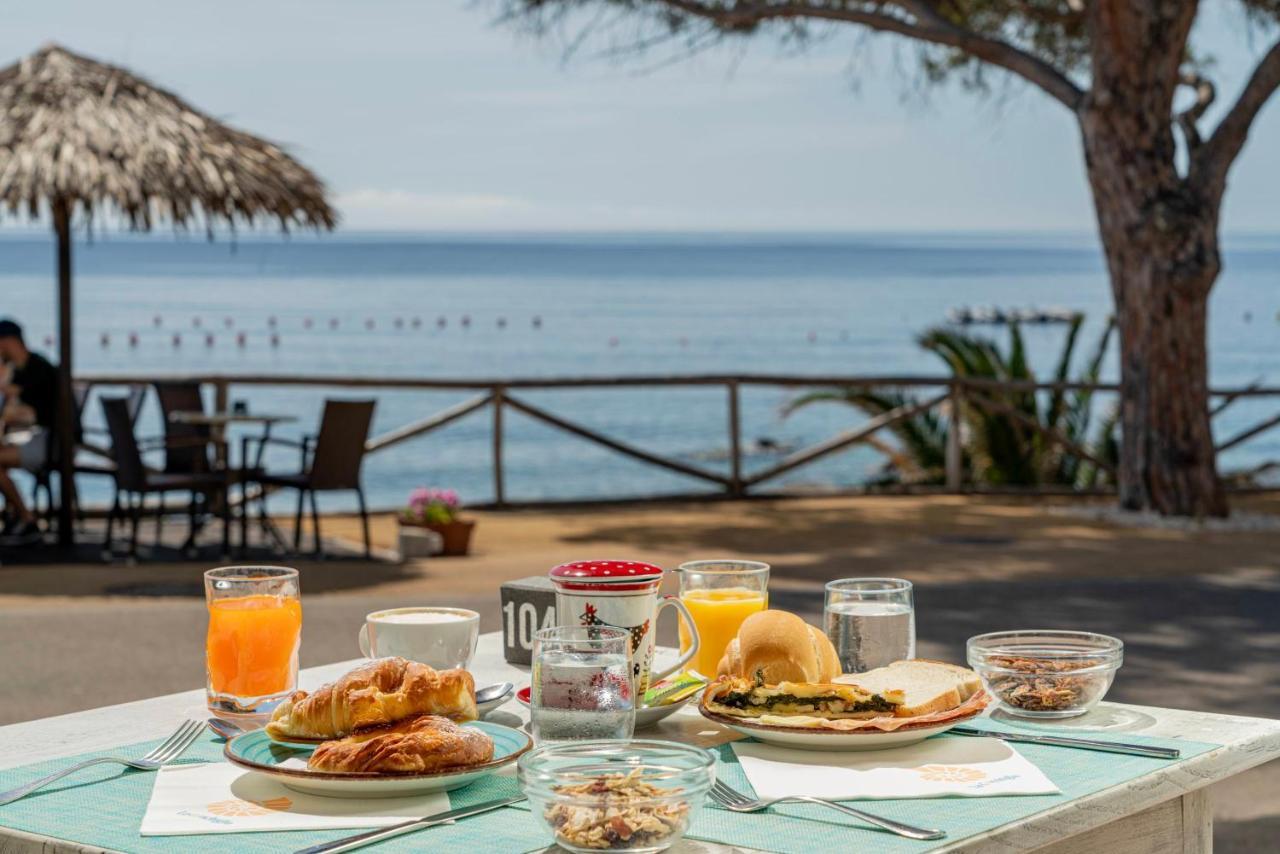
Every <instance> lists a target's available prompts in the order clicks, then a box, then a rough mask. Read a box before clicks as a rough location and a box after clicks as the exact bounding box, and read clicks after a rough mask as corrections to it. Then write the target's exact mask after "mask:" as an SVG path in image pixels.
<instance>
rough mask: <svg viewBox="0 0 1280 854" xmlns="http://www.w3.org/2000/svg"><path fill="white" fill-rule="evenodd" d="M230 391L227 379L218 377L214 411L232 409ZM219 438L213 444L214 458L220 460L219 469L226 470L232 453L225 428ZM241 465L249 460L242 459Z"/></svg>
mask: <svg viewBox="0 0 1280 854" xmlns="http://www.w3.org/2000/svg"><path fill="white" fill-rule="evenodd" d="M230 392H231V389H230V387H229V384H228V383H227V381H226V380H224V379H222V378H221V377H219V378H218V379H216V380H214V381H213V411H214V412H227V411H229V410H230V409H231V403H230ZM217 438H218V441H217V442H215V443H214V445H213V455H214V459H215V460H217V462H218V468H219V470H225V469H226V467H227V460H228V459H229V453H230V451H229V449H228V448H227V431H226V429H225V428H224V429H223V430H222V432H221V433H219V434H218V437H217ZM241 465H242V466H247V465H248V462H245V461H242V462H241Z"/></svg>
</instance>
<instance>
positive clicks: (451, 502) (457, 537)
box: [400, 487, 476, 555]
mask: <svg viewBox="0 0 1280 854" xmlns="http://www.w3.org/2000/svg"><path fill="white" fill-rule="evenodd" d="M458 508H459V502H458V493H457V492H455V491H454V490H452V489H428V488H426V487H418V488H417V489H415V490H414V491H413V492H411V493H409V503H408V504H407V505H405V508H404V509H403V510H401V511H400V524H401V525H408V526H410V527H415V528H426V529H427V530H429V531H435V532H436V533H437V534H439V535H440V540H441V549H440V554H442V555H465V554H466V553H467V552H468V551H469V550H470V548H471V531H472V529H473V528H475V526H476V523H475V522H473V521H471V520H469V519H462V518H460V517H459V516H458Z"/></svg>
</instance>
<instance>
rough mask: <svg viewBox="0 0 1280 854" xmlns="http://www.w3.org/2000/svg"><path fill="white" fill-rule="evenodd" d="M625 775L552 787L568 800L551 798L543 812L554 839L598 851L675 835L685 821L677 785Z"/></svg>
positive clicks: (644, 844)
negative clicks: (666, 786) (663, 785)
mask: <svg viewBox="0 0 1280 854" xmlns="http://www.w3.org/2000/svg"><path fill="white" fill-rule="evenodd" d="M641 773H642V772H641V769H636V770H635V771H632V772H631V773H630V774H606V775H602V776H598V777H592V778H591V779H590V780H589V781H588V782H584V783H577V784H573V785H561V786H554V787H553V788H552V791H554V792H555V793H556V794H557V795H560V796H562V797H564V798H565V799H566V800H568V801H570V802H569V803H555V804H552V805H551V806H549V807H548V808H547V810H546V812H545V813H544V815H545V817H546V819H547V822H548V823H549V824H550V825H551V826H552V828H554V830H555V834H556V841H557V842H561V843H562V844H564V845H565V846H566V847H571V848H591V849H600V850H609V849H630V848H650V847H652V846H655V845H657V846H660V845H661V844H662V842H663V840H665V839H667V838H669V837H670V838H672V839H673V840H674V839H678V838H679V837H680V835H681V834H682V833H683V832H684V825H685V823H686V822H687V821H688V816H689V805H688V803H686V802H685V801H683V800H680V799H679V798H675V797H672V796H674V795H679V794H680V793H681V792H682V791H683V789H679V788H672V789H660V788H658V787H657V786H654V785H652V784H650V783H646V782H645V781H644V780H642V779H640V775H641Z"/></svg>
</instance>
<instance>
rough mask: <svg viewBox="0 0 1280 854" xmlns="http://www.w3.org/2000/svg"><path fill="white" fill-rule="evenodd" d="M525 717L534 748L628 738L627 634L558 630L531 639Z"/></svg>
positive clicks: (631, 702) (631, 714)
mask: <svg viewBox="0 0 1280 854" xmlns="http://www.w3.org/2000/svg"><path fill="white" fill-rule="evenodd" d="M530 682H531V685H530V696H529V712H530V716H531V719H532V724H533V738H534V740H535V741H537V742H538V743H543V742H556V741H573V740H578V739H600V738H630V737H631V734H632V732H633V731H634V730H635V724H636V711H635V692H634V691H633V689H632V685H631V645H630V633H629V632H627V631H624V630H622V629H616V628H612V627H607V626H557V627H554V628H549V629H542V630H540V631H538V632H537V633H536V634H535V635H534V636H533V673H532V678H531V680H530Z"/></svg>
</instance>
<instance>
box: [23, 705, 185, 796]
mask: <svg viewBox="0 0 1280 854" xmlns="http://www.w3.org/2000/svg"><path fill="white" fill-rule="evenodd" d="M203 731H204V724H203V723H201V722H200V721H192V720H188V721H183V722H182V725H181V726H180V727H178V728H177V729H176V730H175V731H174V733H173V735H171V736H169V737H168V738H167V739H165V740H164V742H163V743H162V744H161V745H160V746H159V747H157V748H156V749H155V750H152V751H151V752H150V753H148V754H147V755H146V756H143V757H142V758H141V759H126V758H125V757H122V756H98V757H95V758H94V759H86V760H85V761H84V762H79V763H76V764H75V765H72V766H71V767H70V768H63V769H62V770H61V771H57V772H55V773H53V774H50V775H49V776H48V777H41V778H40V779H39V780H32V781H31V782H30V783H26V784H24V785H21V786H19V787H18V788H16V789H10V790H9V791H7V792H0V806H3V805H4V804H9V803H13V802H14V801H16V800H18V799H19V798H24V797H26V796H27V795H29V794H31V793H32V792H34V791H35V790H36V789H39V788H41V787H43V786H47V785H49V784H50V783H52V782H53V781H55V780H61V779H62V778H63V777H65V776H67V775H68V774H74V773H75V772H77V771H79V770H80V769H82V768H88V767H89V766H90V765H101V764H102V763H104V762H118V763H120V764H121V765H128V766H129V767H130V768H137V769H138V770H140V771H155V770H158V769H159V768H160V766H162V765H164V764H166V763H168V762H172V761H173V760H175V759H177V758H178V757H179V756H181V755H182V753H183V752H184V751H185V750H186V749H187V748H188V747H190V746H191V744H192V742H194V741H195V740H196V738H197V737H198V736H199V735H200V733H201V732H203Z"/></svg>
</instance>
